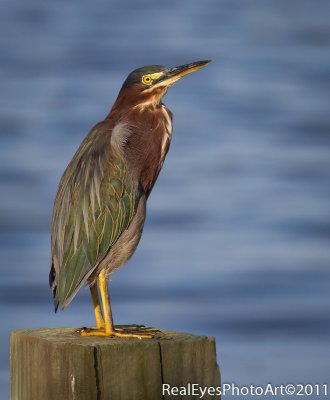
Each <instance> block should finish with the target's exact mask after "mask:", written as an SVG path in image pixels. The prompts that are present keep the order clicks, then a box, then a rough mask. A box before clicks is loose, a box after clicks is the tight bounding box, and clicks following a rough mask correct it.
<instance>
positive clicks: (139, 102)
mask: <svg viewBox="0 0 330 400" xmlns="http://www.w3.org/2000/svg"><path fill="white" fill-rule="evenodd" d="M209 62H210V61H209V60H208V61H197V62H194V63H191V64H186V65H182V66H180V67H175V68H165V67H163V66H160V65H152V66H148V67H143V68H139V69H136V70H135V71H133V72H132V73H131V74H129V75H128V77H127V79H126V80H125V82H124V84H123V86H122V88H121V90H120V92H119V95H118V97H117V100H116V101H115V104H114V105H113V107H112V110H111V111H110V113H109V114H108V116H107V117H106V118H105V119H104V120H103V121H102V122H99V123H98V124H96V125H95V126H94V128H92V130H91V131H90V132H89V133H88V135H87V136H86V138H85V139H84V140H83V142H82V143H81V145H80V147H79V148H78V150H77V152H76V154H75V155H74V157H73V159H72V160H71V162H70V164H69V165H68V167H67V168H66V170H65V172H64V174H63V176H62V178H61V180H60V183H59V186H58V189H57V193H56V198H55V203H54V209H53V217H52V239H51V253H52V255H51V268H50V273H49V283H50V287H51V289H52V293H53V298H54V305H55V312H56V310H57V308H58V305H59V304H60V305H61V306H62V308H63V309H64V308H65V307H66V306H67V305H68V304H69V303H70V302H71V301H72V299H73V298H74V296H75V295H76V294H77V292H78V290H79V289H80V288H81V287H82V286H83V285H84V284H88V285H89V287H90V291H91V295H92V300H93V306H94V313H95V319H96V325H97V326H96V328H95V329H94V328H93V329H92V328H90V329H88V328H83V329H81V331H80V333H81V335H83V336H117V337H124V338H130V337H138V338H149V337H153V335H154V334H155V332H154V331H152V330H150V331H147V330H143V329H142V330H140V331H139V330H135V331H134V329H130V330H127V329H123V328H117V327H115V326H114V324H113V319H112V313H111V307H110V298H109V292H108V277H109V275H110V274H112V273H113V272H114V271H115V270H117V269H118V268H119V267H121V266H122V265H123V264H125V263H126V262H127V261H128V260H129V259H130V257H131V256H132V255H133V253H134V251H135V249H136V247H137V245H138V243H139V240H140V238H141V235H142V230H143V224H144V220H145V216H146V202H147V199H148V197H149V195H150V192H151V190H152V188H153V186H154V184H155V181H156V179H157V177H158V174H159V172H160V170H161V168H162V165H163V162H164V159H165V156H166V154H167V152H168V149H169V145H170V141H171V135H172V113H171V111H170V110H169V109H168V108H166V107H165V105H164V104H163V103H162V98H163V96H164V95H165V93H166V91H167V89H168V88H169V87H170V86H171V85H172V84H173V83H175V82H176V81H177V80H178V79H180V78H181V77H183V76H184V75H187V74H189V73H191V72H194V71H197V70H199V69H200V68H203V67H205V66H206V65H207V64H209ZM97 283H98V286H99V291H98V288H97ZM99 292H100V295H101V301H102V307H101V304H100V300H99Z"/></svg>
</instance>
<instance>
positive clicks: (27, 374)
mask: <svg viewBox="0 0 330 400" xmlns="http://www.w3.org/2000/svg"><path fill="white" fill-rule="evenodd" d="M10 359H11V400H59V399H61V400H149V399H150V400H158V399H174V398H175V399H184V400H189V399H196V398H198V396H197V397H196V395H192V386H191V385H192V384H197V385H199V386H200V387H203V388H204V387H218V386H220V373H219V368H218V365H217V363H216V351H215V341H214V339H213V338H208V337H205V336H195V335H191V334H188V333H179V332H173V331H161V334H160V335H159V337H157V338H154V339H150V340H138V339H126V340H123V339H115V338H97V337H81V336H80V335H79V334H77V333H75V328H57V329H29V330H19V331H15V332H13V333H12V335H11V350H10ZM163 384H167V385H166V386H165V385H164V386H163ZM168 385H169V386H168ZM189 385H190V386H189ZM169 387H170V388H173V387H178V388H180V387H181V390H183V389H182V387H185V388H186V389H187V392H186V393H185V395H183V392H181V393H182V395H180V394H178V393H177V395H175V396H174V395H172V394H174V393H173V392H169V391H168V390H169ZM196 387H197V386H195V388H196ZM164 389H165V391H164ZM166 389H167V390H166ZM174 390H175V389H174ZM189 391H190V394H189ZM171 393H172V394H171ZM216 398H218V397H217V396H215V395H213V394H211V395H208V394H206V395H205V396H204V397H203V399H204V400H206V399H216Z"/></svg>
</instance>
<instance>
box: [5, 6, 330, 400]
mask: <svg viewBox="0 0 330 400" xmlns="http://www.w3.org/2000/svg"><path fill="white" fill-rule="evenodd" d="M0 6H1V13H0V140H1V146H0V188H1V203H0V240H1V241H0V260H1V265H0V268H1V275H0V301H1V304H0V307H1V309H0V312H1V319H0V321H1V324H0V398H1V399H8V398H9V334H10V331H12V330H14V329H18V328H28V327H46V326H47V327H51V326H54V327H55V326H83V325H88V324H93V312H92V307H91V303H90V299H89V293H88V290H87V289H84V290H81V292H80V293H79V295H78V296H77V297H76V299H75V300H74V302H73V303H72V304H71V305H70V307H69V308H68V309H66V310H65V312H59V313H58V314H56V315H54V313H53V308H52V301H51V296H50V292H49V290H48V286H47V285H48V283H47V280H48V268H49V238H50V233H49V231H50V215H51V210H52V203H53V198H54V194H55V190H56V186H57V183H58V181H59V178H60V176H61V174H62V172H63V170H64V168H65V166H66V165H67V163H68V162H69V160H70V159H71V157H72V155H73V154H74V151H75V149H76V148H77V147H78V145H79V143H80V142H81V140H82V139H83V138H84V136H85V134H86V133H87V132H88V130H89V129H90V127H91V126H92V125H93V124H94V123H96V122H98V121H99V120H101V119H102V118H103V117H104V116H105V115H106V114H107V112H108V110H109V109H110V107H111V105H112V103H113V101H114V99H115V97H116V95H117V92H118V90H119V88H120V86H121V84H122V82H123V80H124V79H125V77H126V75H127V74H128V73H129V72H130V71H131V70H132V69H134V68H136V67H139V66H142V65H148V64H164V65H166V66H174V65H180V64H183V63H187V62H191V61H195V60H199V59H209V58H211V59H212V60H213V63H212V64H211V65H209V66H208V67H207V68H205V69H204V70H202V71H199V72H198V73H196V74H193V75H190V76H189V77H186V78H184V79H183V80H182V81H180V82H179V83H178V84H177V85H176V86H175V87H173V88H171V89H170V91H169V93H168V94H167V95H166V98H165V103H166V104H167V106H168V107H169V108H170V109H171V110H172V111H173V113H174V136H173V141H172V145H171V149H170V153H169V155H168V157H167V160H166V162H165V165H164V168H163V171H162V172H161V175H160V177H159V179H158V182H157V185H156V187H155V189H154V191H153V193H152V195H151V197H150V199H149V204H148V217H147V222H146V226H145V231H144V235H143V238H142V241H141V243H140V246H139V248H138V250H137V252H136V254H135V255H134V257H133V259H132V260H131V261H130V262H129V264H128V265H127V266H125V267H124V268H122V269H121V270H120V271H118V272H117V273H116V274H114V275H113V277H112V282H111V287H110V291H111V293H112V303H113V311H114V316H115V321H116V323H130V322H136V323H145V324H148V325H152V326H157V327H163V328H168V329H176V330H182V331H188V332H193V333H197V334H205V335H213V336H215V337H216V341H217V353H218V360H219V364H220V366H221V372H222V379H223V381H224V382H236V383H237V384H255V385H258V384H265V383H267V382H272V383H274V384H276V383H287V382H293V383H298V382H306V383H307V382H312V383H316V382H319V383H324V382H329V376H330V375H329V371H330V322H329V315H330V268H329V267H330V251H329V249H330V246H329V244H330V243H329V239H330V203H329V197H330V151H329V150H330V95H329V94H330V72H329V71H330V24H329V16H330V2H329V1H323V0H319V1H317V2H315V1H306V0H296V1H287V0H277V1H267V0H248V1H238V0H226V1H225V0H220V1H219V0H205V1H197V0H193V1H189V2H188V1H186V2H184V1H183V2H178V1H173V0H168V1H166V2H160V3H159V4H157V3H155V2H148V1H146V0H144V1H97V2H90V1H63V0H58V1H54V2H48V1H41V0H34V1H30V0H27V1H24V2H23V1H17V0H2V1H1V2H0ZM236 398H237V397H236ZM283 398H284V397H283Z"/></svg>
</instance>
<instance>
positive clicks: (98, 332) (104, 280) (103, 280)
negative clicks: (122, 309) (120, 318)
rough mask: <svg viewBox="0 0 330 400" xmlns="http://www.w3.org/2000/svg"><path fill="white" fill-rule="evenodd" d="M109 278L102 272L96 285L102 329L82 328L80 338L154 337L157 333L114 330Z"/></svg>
mask: <svg viewBox="0 0 330 400" xmlns="http://www.w3.org/2000/svg"><path fill="white" fill-rule="evenodd" d="M108 281H109V278H108V276H106V274H105V273H104V272H103V271H102V272H101V273H100V275H99V279H98V284H99V288H100V294H101V300H102V305H103V314H104V328H100V329H88V328H84V329H82V330H81V331H80V334H81V335H82V336H114V337H120V338H138V339H150V338H152V337H153V336H155V334H156V332H157V331H152V330H151V331H145V330H141V332H139V331H135V332H134V331H126V330H124V329H118V330H117V329H115V327H114V324H113V319H112V312H111V306H110V298H109V289H108Z"/></svg>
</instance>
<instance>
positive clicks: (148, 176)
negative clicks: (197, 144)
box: [105, 85, 172, 196]
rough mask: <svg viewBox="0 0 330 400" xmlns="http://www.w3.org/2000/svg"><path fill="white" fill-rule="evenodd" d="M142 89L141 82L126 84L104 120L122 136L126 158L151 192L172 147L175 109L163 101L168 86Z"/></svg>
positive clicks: (146, 190)
mask: <svg viewBox="0 0 330 400" xmlns="http://www.w3.org/2000/svg"><path fill="white" fill-rule="evenodd" d="M139 91H140V89H139V88H138V85H133V86H131V87H129V88H123V89H122V91H121V92H120V94H119V96H118V98H117V100H116V102H115V104H114V106H113V108H112V110H111V112H110V114H109V115H108V116H107V118H106V120H105V123H107V124H109V128H110V129H111V130H112V135H113V137H114V136H116V137H117V138H120V141H119V142H120V147H121V151H122V154H123V156H124V159H125V160H126V161H127V162H128V163H129V165H130V168H131V171H132V172H133V174H134V175H135V177H137V179H138V180H139V183H140V185H141V187H142V189H143V191H144V192H145V193H146V195H147V196H148V195H149V194H150V191H151V189H152V188H153V185H154V183H155V181H156V179H157V176H158V174H159V172H160V170H161V167H162V165H163V162H164V159H165V156H166V154H167V152H168V149H169V145H170V140H171V136H172V113H171V111H170V110H169V109H167V108H166V107H165V106H164V105H163V104H162V103H161V98H162V97H163V95H164V93H165V91H166V88H165V87H164V88H162V87H158V88H154V90H153V91H150V92H147V93H146V92H139ZM133 92H134V93H133ZM118 127H120V129H119V128H118ZM123 136H124V140H123Z"/></svg>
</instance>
